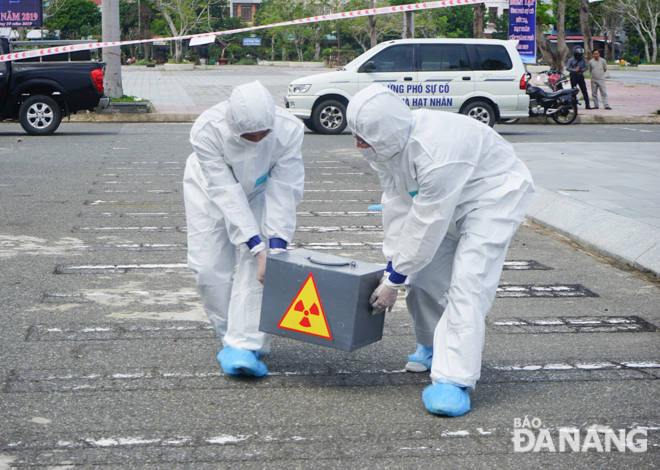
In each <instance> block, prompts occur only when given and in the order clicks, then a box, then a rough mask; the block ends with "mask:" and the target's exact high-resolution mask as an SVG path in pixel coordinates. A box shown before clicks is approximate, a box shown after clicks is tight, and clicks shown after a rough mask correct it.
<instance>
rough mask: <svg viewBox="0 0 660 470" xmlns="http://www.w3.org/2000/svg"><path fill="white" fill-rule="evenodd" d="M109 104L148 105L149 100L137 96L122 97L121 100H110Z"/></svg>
mask: <svg viewBox="0 0 660 470" xmlns="http://www.w3.org/2000/svg"><path fill="white" fill-rule="evenodd" d="M110 102H111V103H148V102H149V100H145V99H144V98H138V97H137V96H128V95H123V96H122V97H121V98H110Z"/></svg>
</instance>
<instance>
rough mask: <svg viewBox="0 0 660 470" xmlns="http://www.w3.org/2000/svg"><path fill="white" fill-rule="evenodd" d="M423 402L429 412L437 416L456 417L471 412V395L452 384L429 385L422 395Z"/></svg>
mask: <svg viewBox="0 0 660 470" xmlns="http://www.w3.org/2000/svg"><path fill="white" fill-rule="evenodd" d="M422 401H423V402H424V406H425V407H426V409H427V410H428V411H430V412H431V413H435V414H437V415H447V416H451V417H454V416H461V415H464V414H465V413H467V412H468V411H470V395H468V392H467V391H466V390H465V389H462V388H460V387H457V386H455V385H452V384H446V383H440V384H435V385H429V386H428V387H426V388H425V389H424V393H422Z"/></svg>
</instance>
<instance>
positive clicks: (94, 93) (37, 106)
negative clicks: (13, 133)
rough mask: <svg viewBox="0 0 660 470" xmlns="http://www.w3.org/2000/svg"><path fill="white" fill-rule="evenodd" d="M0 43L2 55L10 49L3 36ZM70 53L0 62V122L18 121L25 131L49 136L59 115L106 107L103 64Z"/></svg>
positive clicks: (58, 121) (54, 128)
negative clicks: (81, 58)
mask: <svg viewBox="0 0 660 470" xmlns="http://www.w3.org/2000/svg"><path fill="white" fill-rule="evenodd" d="M0 46H1V47H2V54H9V53H10V52H11V51H10V50H9V41H8V39H7V38H0ZM82 52H86V51H82ZM73 54H75V53H71V55H73ZM87 54H88V56H89V53H87ZM71 55H68V54H63V55H60V56H59V57H56V56H45V57H42V58H35V59H23V60H18V61H13V62H0V121H1V120H6V119H8V120H14V121H16V120H18V121H20V123H21V126H22V127H23V129H25V132H27V133H28V134H32V135H49V134H52V133H53V132H55V130H56V129H57V128H58V127H59V125H60V122H61V121H62V117H63V116H70V115H71V114H76V113H77V112H78V111H82V110H90V111H92V110H94V109H95V108H96V107H98V106H101V107H105V106H107V105H108V101H109V99H108V97H106V96H105V95H104V94H103V71H104V68H105V63H104V62H93V61H91V60H78V59H79V57H72V56H71ZM89 57H90V58H91V56H89ZM40 59H45V60H47V62H46V61H43V62H41V61H40ZM72 59H73V60H72Z"/></svg>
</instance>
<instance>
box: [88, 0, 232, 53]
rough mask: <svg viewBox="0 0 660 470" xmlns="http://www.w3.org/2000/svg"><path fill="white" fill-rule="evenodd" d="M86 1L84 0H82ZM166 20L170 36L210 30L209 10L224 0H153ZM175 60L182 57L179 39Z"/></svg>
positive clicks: (211, 18) (176, 45) (211, 19)
mask: <svg viewBox="0 0 660 470" xmlns="http://www.w3.org/2000/svg"><path fill="white" fill-rule="evenodd" d="M83 1H86V0H83ZM153 1H154V6H155V8H156V10H158V11H159V12H160V13H161V15H163V18H164V19H165V21H166V22H167V25H168V26H169V28H170V32H171V34H172V36H185V35H187V34H190V33H192V32H211V23H212V22H213V19H214V18H213V17H212V15H211V10H212V8H213V7H214V6H216V5H218V4H224V5H226V1H225V0H153ZM174 46H175V56H174V60H175V61H176V62H181V60H182V59H183V47H182V44H181V41H175V42H174Z"/></svg>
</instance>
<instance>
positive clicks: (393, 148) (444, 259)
mask: <svg viewBox="0 0 660 470" xmlns="http://www.w3.org/2000/svg"><path fill="white" fill-rule="evenodd" d="M347 119H348V125H349V126H350V128H351V129H352V131H353V133H354V135H355V138H356V139H357V143H356V147H357V148H358V149H359V150H360V152H361V153H362V154H363V155H364V157H365V158H366V159H367V160H368V161H369V162H370V164H371V167H372V168H374V170H376V172H377V173H378V177H379V179H380V183H381V186H382V187H383V196H382V200H381V204H382V210H383V229H384V231H385V239H384V241H383V254H384V255H385V258H386V259H387V260H388V268H387V271H386V273H385V276H383V279H382V280H381V284H380V286H379V287H378V288H377V289H376V290H375V291H374V293H373V295H372V296H371V303H372V306H373V307H374V309H375V311H380V310H383V309H385V308H388V307H391V306H393V305H394V302H395V301H396V296H397V291H398V290H399V288H401V287H403V286H404V285H405V287H406V303H407V306H408V310H409V312H410V314H411V316H412V319H413V322H414V326H415V335H416V338H417V342H418V343H419V345H418V348H417V351H416V352H415V353H414V354H412V355H410V356H409V360H410V362H409V363H408V364H407V365H406V369H407V370H409V371H411V372H412V371H414V372H422V371H426V370H428V369H430V370H431V380H432V382H433V384H432V385H430V386H428V387H427V388H426V389H425V390H424V393H423V394H422V400H423V401H424V405H425V406H426V409H427V410H428V411H430V412H431V413H436V414H442V415H448V416H459V415H462V414H464V413H467V412H468V411H469V410H470V397H469V395H468V393H467V391H466V389H474V386H475V384H476V382H477V380H478V379H479V375H480V370H481V351H482V348H483V345H484V335H485V318H486V315H487V314H488V311H489V310H490V308H491V305H492V303H493V300H494V298H495V292H496V290H497V284H498V281H499V278H500V274H501V271H502V266H503V264H504V257H505V255H506V252H507V248H508V246H509V241H510V240H511V237H512V236H513V234H514V233H515V232H516V230H517V228H518V226H519V225H520V222H521V221H522V219H523V217H524V215H525V212H526V209H527V207H528V206H529V204H530V202H531V199H532V194H533V192H534V186H533V184H532V178H531V176H530V174H529V171H528V170H527V168H526V167H525V165H524V164H523V163H522V162H521V161H520V160H518V158H517V157H516V155H515V153H514V150H513V148H512V147H511V145H510V144H509V143H507V142H506V141H505V140H504V139H503V138H502V137H500V136H499V134H497V133H496V132H495V131H493V130H492V129H491V128H490V127H488V126H485V125H484V124H482V123H480V122H478V121H476V120H475V119H472V118H470V117H467V116H463V115H460V114H451V113H447V112H441V111H432V110H426V109H420V110H415V111H411V110H410V109H409V108H408V106H406V105H405V104H404V103H403V101H402V100H401V98H399V97H398V96H396V95H395V94H394V93H393V92H392V91H390V90H388V89H387V88H384V87H382V86H380V85H372V86H370V87H368V88H366V89H365V90H363V91H361V92H359V93H358V94H357V95H355V97H353V99H352V100H351V101H350V103H349V105H348V110H347Z"/></svg>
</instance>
